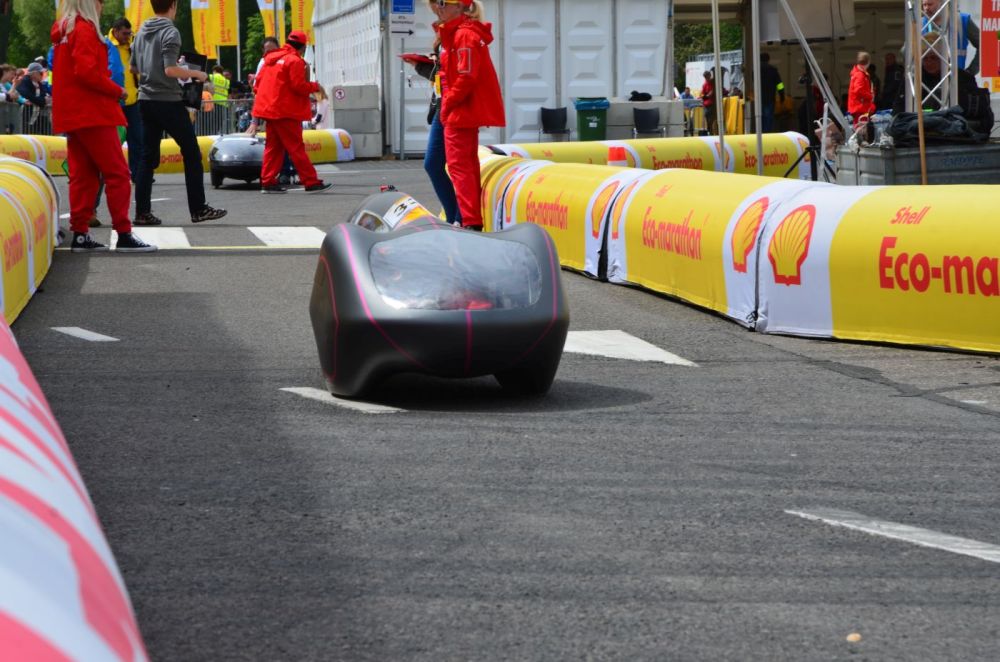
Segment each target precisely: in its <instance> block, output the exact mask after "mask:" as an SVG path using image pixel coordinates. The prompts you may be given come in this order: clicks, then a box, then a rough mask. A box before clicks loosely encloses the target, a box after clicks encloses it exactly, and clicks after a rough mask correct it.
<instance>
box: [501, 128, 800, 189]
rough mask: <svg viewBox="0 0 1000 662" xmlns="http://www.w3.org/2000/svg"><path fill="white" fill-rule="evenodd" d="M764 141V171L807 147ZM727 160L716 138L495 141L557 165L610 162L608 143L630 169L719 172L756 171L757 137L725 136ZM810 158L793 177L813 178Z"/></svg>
mask: <svg viewBox="0 0 1000 662" xmlns="http://www.w3.org/2000/svg"><path fill="white" fill-rule="evenodd" d="M763 141H764V175H766V176H768V177H785V173H788V171H789V169H790V168H791V167H792V165H793V164H794V163H795V161H796V160H797V159H798V158H799V156H800V155H802V152H803V151H804V150H805V148H806V147H807V146H808V144H809V143H808V140H807V139H806V137H805V136H803V135H802V134H800V133H795V132H794V131H789V132H787V133H767V134H764V136H763ZM725 144H726V154H725V158H723V155H722V152H721V149H720V147H719V138H718V136H701V137H688V138H647V139H643V140H603V141H589V142H554V143H524V144H517V145H515V144H503V145H494V146H492V148H493V149H494V150H496V151H498V152H501V153H503V154H506V155H507V156H518V157H521V158H524V159H547V160H549V161H555V162H557V163H588V164H592V165H606V164H607V162H608V148H609V147H624V148H625V158H626V161H627V164H628V166H629V167H639V168H645V169H647V170H664V169H668V168H684V169H689V170H711V171H718V172H739V173H745V174H756V173H757V136H756V135H733V136H726V138H725ZM808 159H809V156H808V155H806V157H805V158H804V159H803V160H802V162H800V164H799V167H798V168H797V169H796V170H793V171H792V172H790V173H789V174H788V177H789V178H790V179H809V177H810V173H809V160H808Z"/></svg>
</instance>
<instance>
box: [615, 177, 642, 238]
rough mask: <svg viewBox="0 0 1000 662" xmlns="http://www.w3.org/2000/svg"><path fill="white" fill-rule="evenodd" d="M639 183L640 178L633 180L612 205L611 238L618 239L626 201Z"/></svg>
mask: <svg viewBox="0 0 1000 662" xmlns="http://www.w3.org/2000/svg"><path fill="white" fill-rule="evenodd" d="M638 185H639V181H638V180H636V181H634V182H632V183H631V184H629V185H628V186H627V187H625V190H624V191H622V194H621V195H619V196H618V199H617V200H615V206H614V207H612V209H611V238H612V239H617V238H618V235H619V233H620V231H621V223H622V214H623V212H624V210H625V203H626V202H627V201H628V198H629V196H630V195H632V191H634V190H635V187H636V186H638Z"/></svg>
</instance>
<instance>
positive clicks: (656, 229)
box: [642, 207, 708, 260]
mask: <svg viewBox="0 0 1000 662" xmlns="http://www.w3.org/2000/svg"><path fill="white" fill-rule="evenodd" d="M652 211H653V208H652V207H646V213H645V215H643V217H642V245H643V246H645V247H647V248H654V249H656V250H660V251H665V252H667V253H673V254H675V255H680V256H681V257H686V258H689V259H691V260H700V259H701V228H694V227H691V219H692V218H694V210H693V209H692V210H691V211H689V212H688V214H687V216H685V217H684V220H683V221H682V222H681V223H670V222H667V221H657V220H656V219H655V218H653V217H652V216H651V213H652ZM705 221H706V224H707V222H708V218H707V217H706V219H705Z"/></svg>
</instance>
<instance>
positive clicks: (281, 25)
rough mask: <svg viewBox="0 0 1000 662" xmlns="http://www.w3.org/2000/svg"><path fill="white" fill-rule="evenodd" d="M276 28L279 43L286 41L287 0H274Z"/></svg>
mask: <svg viewBox="0 0 1000 662" xmlns="http://www.w3.org/2000/svg"><path fill="white" fill-rule="evenodd" d="M274 29H275V36H276V37H277V38H278V42H279V43H282V44H283V43H285V0H274Z"/></svg>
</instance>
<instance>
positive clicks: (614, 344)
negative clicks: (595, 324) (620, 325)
mask: <svg viewBox="0 0 1000 662" xmlns="http://www.w3.org/2000/svg"><path fill="white" fill-rule="evenodd" d="M564 351H566V352H573V353H574V354H591V355H593V356H606V357H608V358H612V359H627V360H629V361H655V362H658V363H667V364H670V365H683V366H691V367H697V365H698V364H696V363H692V362H691V361H688V360H687V359H685V358H681V357H680V356H677V355H676V354H671V353H670V352H668V351H667V350H665V349H660V348H659V347H657V346H656V345H653V344H650V343H648V342H646V341H645V340H642V339H641V338H636V337H635V336H633V335H630V334H628V333H625V332H624V331H619V330H614V331H570V332H569V335H568V336H567V338H566V346H565V347H564Z"/></svg>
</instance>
